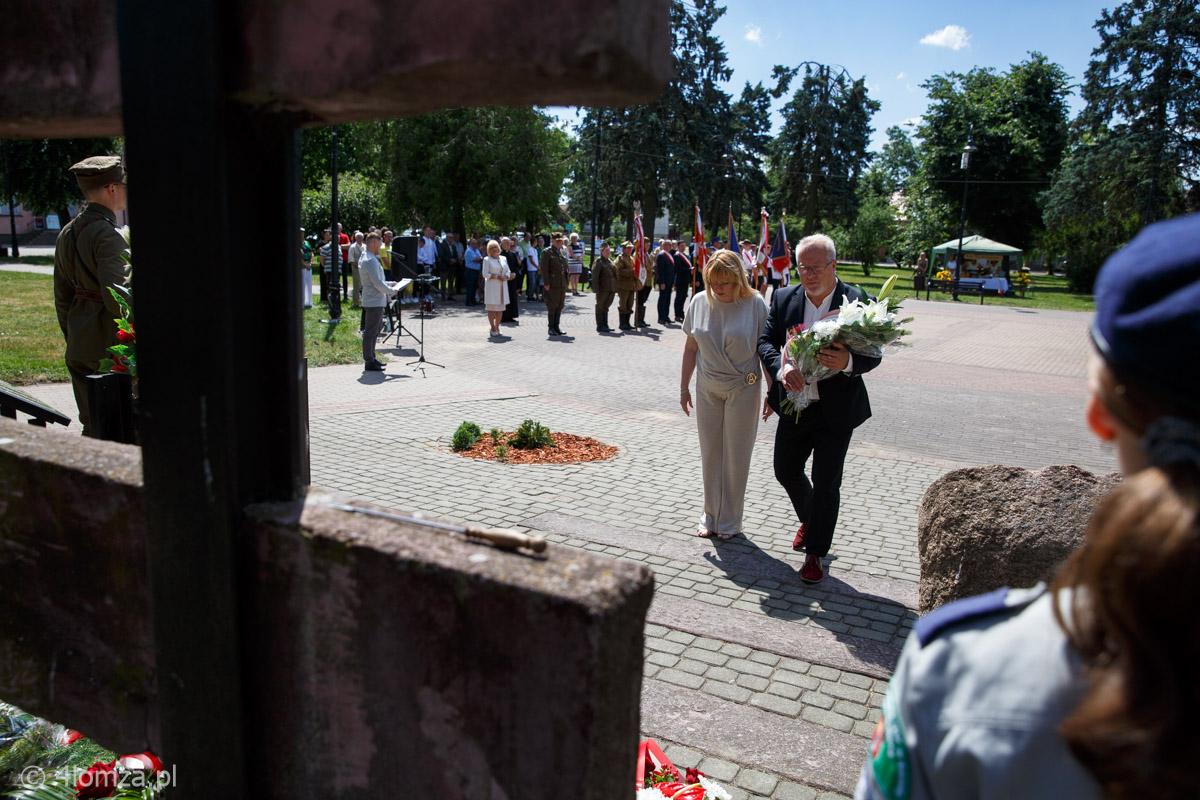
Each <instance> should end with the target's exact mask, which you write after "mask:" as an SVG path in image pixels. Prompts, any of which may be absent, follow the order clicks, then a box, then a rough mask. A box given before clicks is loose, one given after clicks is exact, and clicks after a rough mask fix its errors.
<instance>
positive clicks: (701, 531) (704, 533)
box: [696, 525, 737, 542]
mask: <svg viewBox="0 0 1200 800" xmlns="http://www.w3.org/2000/svg"><path fill="white" fill-rule="evenodd" d="M696 535H697V536H699V537H701V538H703V539H707V538H709V537H713V538H716V539H720V540H721V541H722V542H725V541H728V540H730V539H732V538H733V537H734V536H737V534H736V533H713V532H712V531H710V530H709V529H708V528H705V527H704V526H703V525H697V526H696Z"/></svg>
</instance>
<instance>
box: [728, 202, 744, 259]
mask: <svg viewBox="0 0 1200 800" xmlns="http://www.w3.org/2000/svg"><path fill="white" fill-rule="evenodd" d="M725 249H726V250H732V251H733V252H735V253H737V254H738V255H741V253H742V248H741V246H740V245H739V244H738V235H737V228H735V227H734V225H733V211H732V209H731V210H730V212H729V244H728V246H726V248H725Z"/></svg>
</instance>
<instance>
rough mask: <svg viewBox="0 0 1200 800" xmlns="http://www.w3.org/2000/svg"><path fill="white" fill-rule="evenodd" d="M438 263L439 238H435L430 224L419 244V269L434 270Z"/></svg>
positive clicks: (419, 270) (423, 232) (424, 270)
mask: <svg viewBox="0 0 1200 800" xmlns="http://www.w3.org/2000/svg"><path fill="white" fill-rule="evenodd" d="M436 263H437V239H435V238H434V234H433V228H431V227H429V226H428V225H426V226H425V230H424V231H422V233H421V241H420V243H419V244H418V245H417V271H418V272H433V266H434V264H436Z"/></svg>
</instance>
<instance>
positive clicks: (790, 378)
mask: <svg viewBox="0 0 1200 800" xmlns="http://www.w3.org/2000/svg"><path fill="white" fill-rule="evenodd" d="M796 263H797V264H798V265H799V271H800V283H799V284H798V285H796V286H788V287H785V288H783V289H776V290H775V292H774V294H772V296H771V309H770V312H769V314H768V316H767V324H766V325H765V326H764V327H763V332H762V336H760V337H759V340H758V355H759V358H760V359H762V362H763V365H764V366H765V367H766V370H767V373H768V374H769V375H770V376H771V377H772V379H774V383H773V384H772V386H771V391H770V392H768V394H767V401H766V407H764V409H763V419H766V418H767V416H769V415H770V413H771V411H774V412H775V413H776V414H779V415H780V417H779V427H778V428H776V429H775V458H774V462H775V479H776V480H777V481H779V483H780V484H781V485H782V486H783V488H784V489H785V490H787V493H788V497H789V498H791V501H792V507H793V508H794V509H795V511H796V517H797V518H798V519H799V521H800V529H799V530H798V531H796V537H795V539H794V540H793V541H792V549H793V550H803V551H804V552H805V553H806V558H805V560H804V566H803V567H801V568H800V579H801V580H802V581H804V582H805V583H819V582H820V581H821V580H822V579H823V578H824V577H825V570H824V567H823V564H822V561H821V559H823V558H824V557H825V556H826V555H828V553H829V547H830V544H832V542H833V529H834V527H836V525H837V516H838V504H839V502H840V500H841V495H840V490H841V486H842V467H843V464H844V462H845V460H846V451H847V450H849V449H850V436H851V434H852V433H853V432H854V429H855V428H857V427H858V426H859V425H861V424H862V423H863V422H865V421H866V420H867V418H868V417H870V416H871V403H870V401H869V400H868V399H867V387H866V386H865V385H864V384H863V379H862V375H863V373H865V372H870V371H871V370H873V369H875V367H877V366H878V365H879V362H880V359H878V358H871V357H868V356H863V355H854V354H851V353H850V351H849V350H847V349H846V348H845V346H843V345H841V344H834V345H831V346H830V347H827V348H825V349H823V350H821V352H820V353H819V355H818V356H817V360H818V361H820V363H821V364H822V365H823V366H826V367H829V368H831V369H835V370H838V374H836V375H833V376H831V377H828V378H825V379H824V380H821V381H817V382H815V383H812V384H806V383H805V381H804V377H803V376H802V375H801V374H800V371H799V370H797V369H796V368H794V367H793V366H791V365H790V364H788V363H787V362H786V361H785V360H784V359H783V358H782V356H781V354H780V349H781V348H782V347H783V345H784V343H785V342H786V341H787V332H788V330H789V329H790V328H793V327H795V326H797V325H801V324H803V325H806V326H811V325H812V324H813V323H814V322H816V321H817V320H820V319H823V318H824V317H826V316H830V315H831V314H836V313H837V311H838V309H840V308H841V307H842V306H843V305H844V304H846V303H851V302H853V301H855V300H863V301H864V302H865V301H867V300H868V299H869V298H868V297H866V296H865V293H863V292H861V291H859V290H858V289H855V288H854V287H852V286H847V285H846V284H844V283H842V281H841V280H840V279H839V278H838V276H837V249H836V247H835V246H834V243H833V240H832V239H830V238H829V237H828V236H825V235H823V234H815V235H813V236H806V237H805V238H803V239H801V240H800V243H799V244H798V245H796ZM784 387H787V390H790V391H798V392H799V391H804V392H807V393H808V397H809V400H810V401H812V402H811V405H809V406H808V408H806V409H804V410H803V411H802V412H801V414H800V416H799V418H797V417H796V416H795V415H794V414H784V413H781V411H780V403H781V402H782V401H783V398H784V397H785V396H786V392H785V390H784ZM809 456H812V460H813V468H812V481H811V482H809V479H808V477H807V476H806V475H805V474H804V469H805V466H806V465H807V463H808V459H809Z"/></svg>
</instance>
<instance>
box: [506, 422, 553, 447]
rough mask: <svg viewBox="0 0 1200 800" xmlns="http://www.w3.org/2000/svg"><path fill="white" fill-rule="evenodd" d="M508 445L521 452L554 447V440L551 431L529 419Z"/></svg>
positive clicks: (518, 429)
mask: <svg viewBox="0 0 1200 800" xmlns="http://www.w3.org/2000/svg"><path fill="white" fill-rule="evenodd" d="M508 443H509V444H511V445H512V446H513V447H516V448H518V449H520V450H536V449H537V448H539V447H554V439H552V438H550V429H549V428H547V427H546V426H545V425H543V424H541V423H540V422H534V421H533V420H531V419H527V420H525V421H524V422H522V423H521V427H519V428H517V432H516V433H515V434H514V435H513V436H512V438H510V439H509V440H508Z"/></svg>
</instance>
